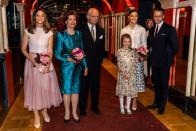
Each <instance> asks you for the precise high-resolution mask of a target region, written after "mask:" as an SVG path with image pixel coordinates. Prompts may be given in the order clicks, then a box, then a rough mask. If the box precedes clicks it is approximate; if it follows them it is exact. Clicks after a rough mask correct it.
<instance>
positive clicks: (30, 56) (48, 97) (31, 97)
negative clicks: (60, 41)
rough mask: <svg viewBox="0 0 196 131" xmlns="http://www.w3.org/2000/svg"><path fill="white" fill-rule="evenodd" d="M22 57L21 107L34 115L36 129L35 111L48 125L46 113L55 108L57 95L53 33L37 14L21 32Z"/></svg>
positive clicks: (43, 16) (42, 13)
mask: <svg viewBox="0 0 196 131" xmlns="http://www.w3.org/2000/svg"><path fill="white" fill-rule="evenodd" d="M21 50H22V53H23V54H24V56H25V57H26V62H25V68H24V106H25V108H28V110H29V111H33V112H34V115H35V121H34V122H35V123H34V126H35V128H39V127H40V116H39V113H38V111H39V110H42V115H43V118H44V121H45V122H50V117H49V115H48V113H47V109H48V108H50V107H51V106H55V107H56V106H59V105H60V103H61V102H62V97H61V93H60V90H59V85H58V81H57V77H56V72H55V70H54V67H53V64H52V56H53V33H52V31H51V30H50V25H49V23H48V21H47V18H46V14H45V13H44V12H43V11H42V10H38V11H37V13H36V16H35V19H34V21H33V22H32V24H31V25H30V26H29V27H28V28H27V29H25V33H24V38H23V42H22V47H21Z"/></svg>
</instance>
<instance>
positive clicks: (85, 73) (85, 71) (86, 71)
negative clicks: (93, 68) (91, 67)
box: [84, 68, 88, 76]
mask: <svg viewBox="0 0 196 131" xmlns="http://www.w3.org/2000/svg"><path fill="white" fill-rule="evenodd" d="M87 75H88V68H85V69H84V76H87Z"/></svg>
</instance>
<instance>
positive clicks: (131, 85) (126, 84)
mask: <svg viewBox="0 0 196 131" xmlns="http://www.w3.org/2000/svg"><path fill="white" fill-rule="evenodd" d="M137 57H138V56H137V53H136V51H135V50H130V49H129V48H121V49H119V50H118V51H117V66H118V78H117V85H116V95H117V96H130V97H132V98H133V97H137V90H136V88H135V78H136V77H135V68H136V64H137ZM126 76H127V77H128V78H125V77H126Z"/></svg>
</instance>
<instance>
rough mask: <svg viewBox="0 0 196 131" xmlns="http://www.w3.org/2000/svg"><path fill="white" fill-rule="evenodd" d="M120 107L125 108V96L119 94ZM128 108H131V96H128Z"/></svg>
mask: <svg viewBox="0 0 196 131" xmlns="http://www.w3.org/2000/svg"><path fill="white" fill-rule="evenodd" d="M119 101H120V108H124V96H119ZM126 102H127V103H126V109H130V104H131V97H130V96H126Z"/></svg>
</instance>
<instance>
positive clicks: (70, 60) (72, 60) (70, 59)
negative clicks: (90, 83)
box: [67, 57, 77, 64]
mask: <svg viewBox="0 0 196 131" xmlns="http://www.w3.org/2000/svg"><path fill="white" fill-rule="evenodd" d="M67 61H69V62H73V63H74V64H77V62H76V61H75V60H74V59H72V58H70V57H69V58H67Z"/></svg>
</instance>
